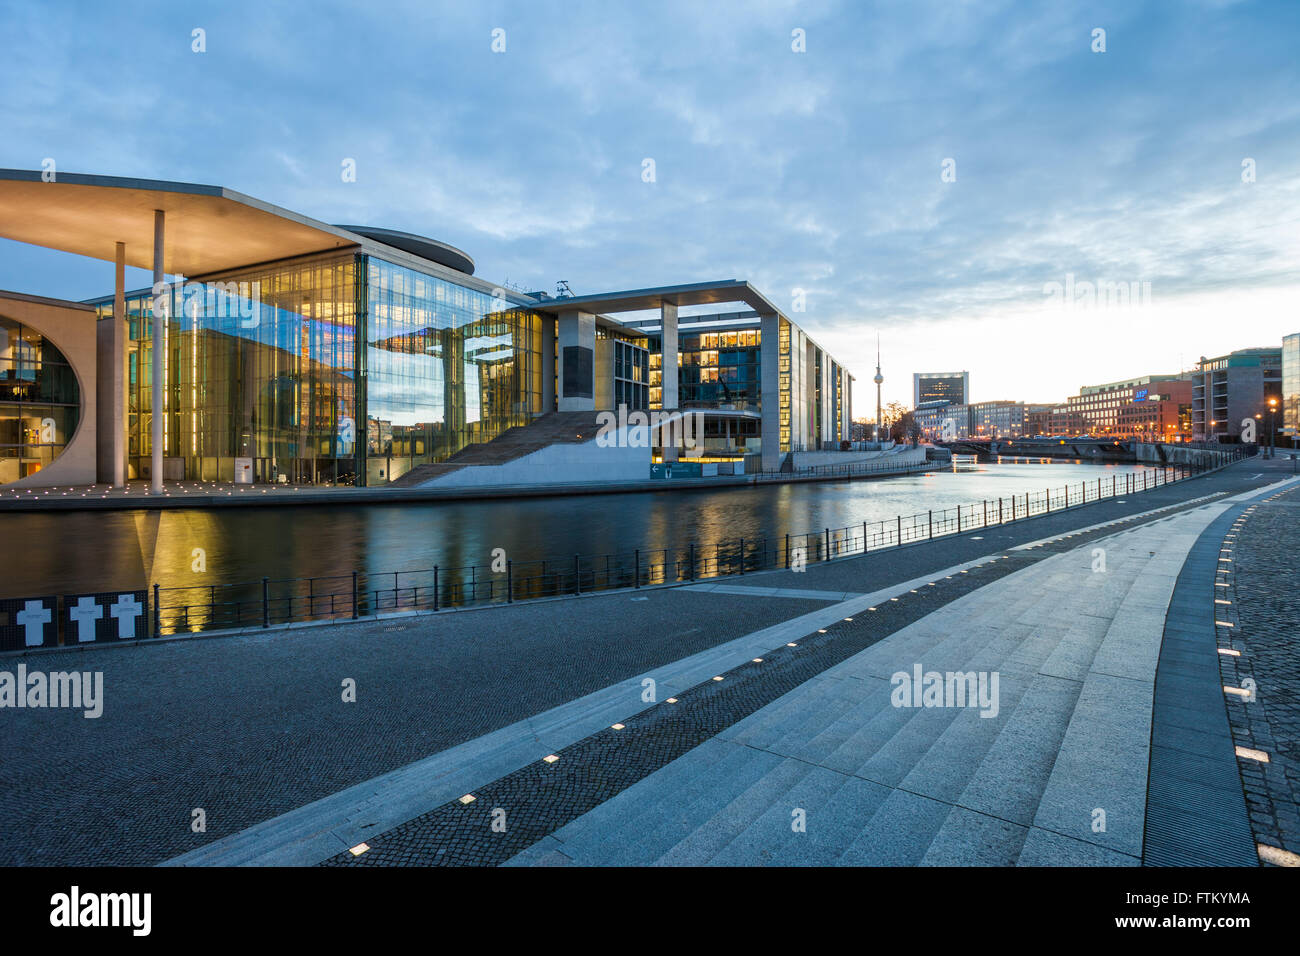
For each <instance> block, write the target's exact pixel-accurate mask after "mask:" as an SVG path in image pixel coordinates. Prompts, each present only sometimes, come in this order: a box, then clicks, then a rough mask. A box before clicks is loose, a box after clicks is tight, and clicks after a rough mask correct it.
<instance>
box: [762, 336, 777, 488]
mask: <svg viewBox="0 0 1300 956" xmlns="http://www.w3.org/2000/svg"><path fill="white" fill-rule="evenodd" d="M758 335H759V364H760V369H759V375H760V384H759V400H760V401H761V402H762V409H761V410H760V421H759V436H760V440H761V442H762V455H763V457H762V462H763V464H762V468H763V471H776V470H777V469H778V468H780V467H781V317H780V316H778V315H776V314H775V313H773V314H772V315H764V316H760V317H759V324H758Z"/></svg>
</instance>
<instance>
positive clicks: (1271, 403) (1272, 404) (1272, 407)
mask: <svg viewBox="0 0 1300 956" xmlns="http://www.w3.org/2000/svg"><path fill="white" fill-rule="evenodd" d="M1276 411H1277V399H1276V398H1270V399H1269V400H1268V457H1269V458H1272V457H1273V456H1274V455H1275V454H1276V449H1275V447H1274V442H1273V413H1274V412H1276Z"/></svg>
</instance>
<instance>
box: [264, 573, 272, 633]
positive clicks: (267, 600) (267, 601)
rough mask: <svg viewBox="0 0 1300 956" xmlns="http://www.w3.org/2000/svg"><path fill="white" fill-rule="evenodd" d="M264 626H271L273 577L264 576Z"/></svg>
mask: <svg viewBox="0 0 1300 956" xmlns="http://www.w3.org/2000/svg"><path fill="white" fill-rule="evenodd" d="M262 626H263V627H270V626H271V579H270V578H268V577H263V578H262Z"/></svg>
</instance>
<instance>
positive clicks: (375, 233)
mask: <svg viewBox="0 0 1300 956" xmlns="http://www.w3.org/2000/svg"><path fill="white" fill-rule="evenodd" d="M334 228H335V229H346V230H347V231H348V232H354V233H356V234H357V235H358V236H365V237H366V238H367V239H371V240H373V241H375V242H382V243H383V244H384V245H386V246H392V247H393V248H394V249H401V250H402V251H403V252H409V253H410V254H411V255H413V256H419V257H420V258H421V259H428V260H429V261H430V262H436V263H438V264H439V265H443V266H446V267H447V268H448V269H455V270H456V271H457V272H463V273H465V275H468V276H472V275H473V274H474V260H473V259H471V258H470V257H469V255H468V254H467V253H465V252H462V251H461V250H460V249H457V248H456V247H455V246H449V245H447V243H445V242H439V241H438V240H436V239H430V238H428V237H427V236H417V235H415V234H414V233H411V232H398V231H397V230H396V229H380V228H379V227H377V226H342V225H336V226H335V227H334Z"/></svg>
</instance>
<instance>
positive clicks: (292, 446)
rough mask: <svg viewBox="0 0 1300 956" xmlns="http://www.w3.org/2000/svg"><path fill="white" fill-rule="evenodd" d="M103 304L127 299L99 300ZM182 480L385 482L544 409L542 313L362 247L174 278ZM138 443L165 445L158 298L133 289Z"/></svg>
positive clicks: (130, 370) (172, 379) (131, 383)
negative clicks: (157, 427) (245, 463)
mask: <svg viewBox="0 0 1300 956" xmlns="http://www.w3.org/2000/svg"><path fill="white" fill-rule="evenodd" d="M95 305H96V307H97V309H98V310H99V312H100V314H101V317H106V316H110V315H111V314H112V308H113V302H112V299H111V298H110V299H102V300H98V301H96V302H95ZM163 307H164V308H165V309H166V311H167V313H168V318H167V322H166V329H165V339H164V341H165V342H166V348H167V368H168V369H169V370H170V373H169V375H168V380H167V383H166V387H165V390H164V408H163V415H164V427H163V436H164V448H163V455H164V462H165V468H166V469H167V470H168V474H167V477H168V478H169V479H179V478H190V479H199V480H205V481H207V480H218V481H233V480H234V478H235V467H236V462H237V460H239V459H250V460H251V462H252V473H253V478H254V480H255V481H259V482H261V481H268V482H275V481H286V482H295V483H296V482H308V483H328V484H335V483H339V484H376V483H379V484H382V483H384V482H386V481H389V480H391V479H392V478H396V477H398V476H400V475H401V474H403V473H405V472H406V471H408V470H410V469H411V468H412V467H414V466H415V465H418V464H422V463H426V462H434V461H442V460H444V459H446V458H447V457H449V456H450V455H452V454H454V453H455V452H457V451H459V450H460V449H462V448H464V447H465V446H466V445H468V444H470V443H473V442H484V441H490V440H491V439H492V438H494V437H496V436H497V435H499V434H500V433H501V432H503V431H504V430H505V429H507V428H509V427H511V426H514V425H524V424H527V423H528V422H529V421H531V420H532V416H533V414H534V413H535V412H538V411H540V405H541V381H540V369H541V362H540V357H539V351H540V348H541V321H540V319H539V318H538V317H537V316H536V315H535V314H533V313H531V312H529V311H528V310H527V309H524V308H520V307H518V306H514V305H512V304H511V303H509V302H508V301H507V300H506V299H504V298H503V297H501V296H496V297H494V296H492V295H489V294H488V293H486V292H483V291H479V290H476V289H471V288H468V287H465V286H461V285H457V284H455V283H453V282H449V281H447V280H446V279H444V278H441V277H437V276H433V275H429V274H425V273H421V272H419V271H417V270H415V269H412V268H408V267H405V266H402V265H398V264H395V263H392V262H388V261H385V260H384V259H381V258H379V257H377V256H373V255H365V254H358V253H342V254H339V253H330V254H326V255H321V256H309V257H304V258H301V259H294V260H292V261H288V262H278V263H273V264H271V265H267V266H260V267H257V268H254V269H247V270H240V271H237V272H231V273H225V274H221V275H217V276H206V277H204V278H203V280H202V281H193V280H187V281H185V282H184V283H180V282H177V283H173V284H171V285H169V287H168V292H167V296H166V299H165V300H164V301H163ZM127 316H128V324H129V331H128V336H127V338H128V345H127V409H126V411H127V449H128V450H127V454H128V463H129V469H130V473H131V476H133V477H134V476H138V475H142V474H144V473H145V471H146V467H147V463H148V460H149V458H150V456H151V454H152V442H151V431H152V416H153V407H152V394H153V382H152V376H151V368H152V331H153V330H152V322H153V296H152V295H151V293H150V292H148V291H143V292H137V293H134V294H132V295H130V296H128V299H127Z"/></svg>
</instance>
